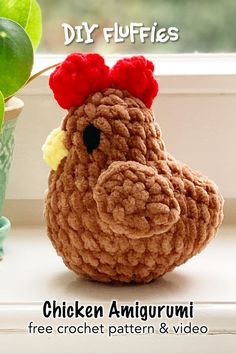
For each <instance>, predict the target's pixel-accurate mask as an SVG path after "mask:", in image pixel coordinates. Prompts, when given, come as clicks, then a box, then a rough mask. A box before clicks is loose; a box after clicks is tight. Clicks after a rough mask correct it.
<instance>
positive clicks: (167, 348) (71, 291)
mask: <svg viewBox="0 0 236 354" xmlns="http://www.w3.org/2000/svg"><path fill="white" fill-rule="evenodd" d="M235 233H236V228H235V227H222V228H221V229H220V232H219V235H218V236H217V237H216V239H215V240H214V241H212V242H211V244H210V245H209V246H208V247H207V249H206V250H205V251H204V252H202V253H201V254H200V255H198V256H197V257H194V258H192V259H191V260H190V261H188V262H187V263H186V264H184V265H182V266H181V267H178V268H176V270H174V271H172V272H171V273H168V274H166V275H165V276H164V277H163V278H161V279H159V280H157V281H155V282H153V283H150V284H148V285H138V286H123V287H120V286H114V285H113V286H111V285H105V284H100V283H97V282H91V281H87V280H85V279H81V278H78V277H77V276H76V275H75V274H74V273H72V272H70V271H69V270H67V269H66V268H65V266H64V265H63V263H62V261H61V259H60V258H59V257H58V256H56V253H55V252H54V250H53V249H52V246H51V244H50V241H49V240H48V239H47V237H46V231H45V229H44V228H42V227H32V228H29V227H15V228H13V230H12V231H11V235H10V237H9V238H8V240H7V241H6V255H5V258H4V259H3V261H2V262H1V264H0V266H1V293H0V337H1V344H2V346H3V347H4V348H6V349H4V350H5V351H4V353H15V352H16V348H17V353H24V354H25V353H32V352H34V353H35V354H38V353H42V352H44V351H45V350H46V351H45V352H47V353H48V352H51V353H58V352H60V353H68V352H71V353H74V352H75V351H74V350H75V348H76V347H77V345H78V340H79V343H80V348H83V350H85V348H86V352H88V353H93V352H94V351H96V352H97V353H104V352H106V353H108V352H111V351H112V352H113V353H114V354H118V353H119V352H120V348H121V347H122V348H124V347H125V348H127V349H128V348H129V352H130V346H132V352H136V353H137V354H141V353H143V345H144V344H145V343H146V345H147V346H148V349H149V353H155V352H156V348H157V347H156V346H157V342H158V345H159V346H160V347H161V348H162V353H163V354H166V353H169V352H175V353H187V352H188V351H189V349H188V350H187V348H189V346H190V345H191V348H192V349H191V352H192V353H193V354H197V353H199V352H200V351H202V352H203V353H205V352H206V351H204V348H206V347H207V348H208V350H209V346H210V348H211V349H212V352H214V353H216V354H218V353H223V352H225V351H226V352H227V353H229V354H231V353H234V349H235V345H234V344H235V337H236V323H235V316H236V303H235V298H236V282H235V279H234V274H233V273H232V272H230V270H232V269H235V254H234V253H235V251H234V250H235V247H236V238H235ZM32 250H36V251H35V252H32ZM219 260H220V262H219ZM16 274H17V276H16ZM113 299H116V300H117V301H118V302H119V303H122V304H124V303H125V304H127V303H133V302H134V301H135V300H138V301H140V302H141V303H143V304H169V303H172V304H173V303H174V304H176V303H181V304H183V303H189V301H194V319H193V320H191V322H192V323H193V324H194V325H199V326H202V325H205V326H207V327H208V334H207V335H194V336H193V335H191V336H190V335H185V336H179V335H173V333H172V332H170V334H168V335H165V336H163V335H132V336H131V335H122V336H121V335H120V336H114V337H111V338H108V337H107V336H106V335H105V336H104V335H97V336H93V337H91V336H87V335H83V336H79V335H65V336H59V335H53V336H49V335H29V334H28V333H27V326H28V324H29V322H31V321H33V323H34V324H35V325H51V326H53V327H54V328H55V327H56V326H58V325H62V324H64V325H79V324H81V321H82V322H84V321H83V320H80V319H77V320H76V319H73V318H72V319H66V320H65V319H64V320H63V319H45V318H43V316H42V304H43V303H44V301H46V300H57V301H58V302H62V301H66V302H67V303H73V302H74V301H75V300H78V301H80V302H81V304H85V303H86V304H99V305H101V304H102V305H103V306H104V308H105V311H106V313H107V310H108V307H109V304H110V302H111V301H112V300H113ZM189 321H190V320H189V319H187V320H184V319H181V320H179V321H178V319H175V320H168V319H166V322H167V323H168V324H173V323H175V324H177V323H178V322H183V323H185V324H188V323H189ZM86 322H87V323H89V324H90V325H91V324H93V325H94V324H98V322H96V321H95V320H93V319H87V320H86ZM126 322H127V323H129V320H126ZM159 322H160V321H159V320H150V321H148V322H147V323H144V322H142V321H141V322H140V321H138V320H137V319H133V320H132V321H131V323H132V324H134V325H152V324H153V325H157V324H158V323H159ZM102 323H103V324H104V325H105V326H108V325H117V324H119V325H120V324H124V321H123V320H120V321H118V320H109V319H108V318H107V317H105V318H104V319H103V321H102ZM180 337H181V338H180ZM90 339H92V340H91V341H90ZM108 340H109V341H108ZM179 340H180V341H181V343H182V340H184V342H185V344H186V343H188V345H187V344H186V350H185V349H183V347H182V346H181V350H177V349H176V345H177V346H178V345H179ZM186 341H187V342H186ZM26 343H27V348H26V347H25V344H26ZM52 343H53V346H52ZM118 343H119V345H118ZM49 348H50V350H49ZM104 348H105V351H104ZM200 348H202V350H200ZM213 348H214V350H213ZM226 348H227V349H226ZM233 348H234V349H233ZM106 349H107V351H106ZM231 350H232V351H231ZM125 353H126V351H125Z"/></svg>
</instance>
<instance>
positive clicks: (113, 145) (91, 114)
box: [45, 87, 223, 283]
mask: <svg viewBox="0 0 236 354" xmlns="http://www.w3.org/2000/svg"><path fill="white" fill-rule="evenodd" d="M88 126H90V127H93V129H92V130H91V134H95V135H96V137H95V136H94V137H93V139H92V137H91V142H92V143H93V146H92V150H91V149H89V148H88V144H89V139H88V140H85V130H86V128H87V127H88ZM61 129H62V130H63V131H64V132H65V139H64V145H65V148H66V149H67V150H68V154H67V156H65V157H64V158H63V159H62V160H61V162H60V164H59V166H58V168H57V169H56V170H55V171H53V170H52V171H51V172H50V176H49V181H48V192H47V197H46V203H45V218H46V222H47V229H48V235H49V237H50V239H51V241H52V244H53V246H54V247H55V249H56V251H57V253H58V255H60V256H61V257H62V258H63V261H64V263H65V265H66V266H67V267H68V268H70V269H71V270H73V271H74V272H75V273H77V274H80V275H83V276H85V277H88V278H91V279H94V280H98V281H102V282H112V281H114V282H124V283H128V282H138V283H139V282H144V283H148V282H150V281H152V280H154V279H156V278H158V277H160V276H162V275H164V274H165V273H166V272H169V271H171V270H172V269H173V268H175V267H176V266H178V265H180V264H182V263H184V262H186V261H187V260H188V259H189V258H191V257H192V256H194V255H196V254H197V253H199V252H200V251H201V250H202V249H203V248H204V247H205V246H206V245H207V244H208V242H209V241H210V240H211V239H212V238H213V237H214V235H215V233H216V231H217V229H218V227H219V226H220V224H221V221H222V218H223V211H222V208H223V198H222V197H221V195H220V194H219V191H218V189H217V187H216V185H215V184H214V183H213V182H212V181H210V180H209V179H208V178H207V177H205V176H203V175H201V174H200V173H199V172H196V171H194V170H192V169H191V168H189V167H188V166H187V165H185V164H183V163H181V162H178V161H176V160H175V158H174V157H173V156H171V155H170V154H168V153H167V151H166V149H165V145H164V142H163V140H162V137H161V131H160V128H159V126H158V125H157V124H156V123H155V122H154V117H153V113H152V111H151V110H150V109H149V108H147V106H146V105H145V104H144V103H143V101H141V100H140V99H139V98H137V97H134V96H133V95H132V94H131V93H130V92H129V91H127V90H124V89H117V88H116V87H109V88H105V89H103V90H101V91H99V92H95V93H92V94H90V96H89V97H88V98H87V99H86V100H85V101H84V103H83V104H81V105H80V106H78V107H72V108H70V109H69V112H68V114H67V115H66V117H65V118H64V120H63V122H62V126H61ZM85 141H86V144H85Z"/></svg>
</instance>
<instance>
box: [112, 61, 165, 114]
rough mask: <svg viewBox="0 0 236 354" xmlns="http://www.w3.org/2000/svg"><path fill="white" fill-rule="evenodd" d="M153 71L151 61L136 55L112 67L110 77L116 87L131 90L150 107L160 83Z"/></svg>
mask: <svg viewBox="0 0 236 354" xmlns="http://www.w3.org/2000/svg"><path fill="white" fill-rule="evenodd" d="M153 71H154V65H153V63H152V62H151V61H149V60H147V59H145V58H144V57H143V56H134V57H131V58H124V59H121V60H119V61H118V62H117V63H116V64H115V65H114V67H113V68H112V69H111V72H110V78H111V82H112V83H113V85H114V86H115V87H117V88H119V89H122V90H127V91H129V92H130V93H131V94H132V95H133V96H134V97H138V98H140V100H142V101H143V102H144V103H145V105H146V106H147V107H148V108H150V107H151V105H152V102H153V99H154V98H155V96H156V95H157V93H158V83H157V81H156V80H155V78H154V76H153Z"/></svg>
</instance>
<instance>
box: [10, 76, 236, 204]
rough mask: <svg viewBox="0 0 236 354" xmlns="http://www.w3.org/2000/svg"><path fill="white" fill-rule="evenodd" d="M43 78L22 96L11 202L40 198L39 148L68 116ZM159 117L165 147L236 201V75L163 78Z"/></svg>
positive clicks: (43, 172) (43, 174) (43, 181)
mask: <svg viewBox="0 0 236 354" xmlns="http://www.w3.org/2000/svg"><path fill="white" fill-rule="evenodd" d="M47 79H48V78H47V76H42V77H40V78H38V79H37V80H35V81H34V82H33V83H32V84H31V85H29V86H28V87H26V88H25V89H24V90H23V91H22V93H21V94H20V95H19V97H20V98H22V99H23V100H24V102H25V108H24V111H23V113H22V114H21V116H20V118H19V121H18V126H17V129H16V148H15V152H14V159H13V163H12V168H11V175H10V179H9V185H8V191H7V198H8V199H42V198H43V196H44V190H45V188H46V186H47V174H48V168H47V166H46V165H45V163H44V162H43V160H42V152H41V146H42V144H43V143H44V141H45V139H46V136H47V134H48V133H49V132H50V131H51V130H52V129H53V128H55V127H57V126H58V125H59V124H60V120H61V118H62V117H63V115H64V114H65V112H63V110H61V109H60V108H59V107H58V105H57V103H56V101H54V99H53V98H52V94H51V92H50V90H49V89H48V87H47ZM158 80H159V84H160V88H161V90H160V94H159V96H158V98H157V99H156V101H155V104H154V107H153V109H154V111H155V114H156V119H157V122H158V123H159V125H160V126H161V128H162V132H163V136H164V139H165V142H166V146H167V149H168V150H169V152H170V153H172V154H173V155H175V156H176V157H177V158H178V159H180V160H182V161H184V162H186V163H188V164H190V165H191V166H192V167H193V168H196V169H199V170H201V171H202V172H203V173H204V174H206V175H208V176H209V177H210V178H212V179H213V180H214V181H215V182H216V183H217V184H218V185H219V187H220V189H221V192H222V193H223V195H224V197H225V198H236V187H235V186H236V157H235V152H236V116H235V112H236V76H232V75H231V76H227V75H219V76H215V75H210V76H207V75H202V76H199V75H197V76H189V75H188V76H183V75H179V76H171V75H161V76H159V79H158Z"/></svg>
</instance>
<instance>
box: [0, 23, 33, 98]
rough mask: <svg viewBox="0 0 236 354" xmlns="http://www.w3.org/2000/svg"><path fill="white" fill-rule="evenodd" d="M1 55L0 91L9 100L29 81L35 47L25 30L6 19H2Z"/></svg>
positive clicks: (0, 30)
mask: <svg viewBox="0 0 236 354" xmlns="http://www.w3.org/2000/svg"><path fill="white" fill-rule="evenodd" d="M0 55H1V61H0V90H1V91H2V93H3V96H4V97H5V98H7V97H10V96H12V95H13V94H14V93H15V92H17V91H18V90H19V89H20V88H21V87H22V86H23V85H24V84H25V83H26V82H27V80H28V79H29V77H30V74H31V70H32V66H33V47H32V44H31V41H30V39H29V37H28V35H27V33H26V32H25V30H24V29H23V28H22V27H21V26H20V25H18V24H17V23H16V22H14V21H12V20H9V19H6V18H0Z"/></svg>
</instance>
